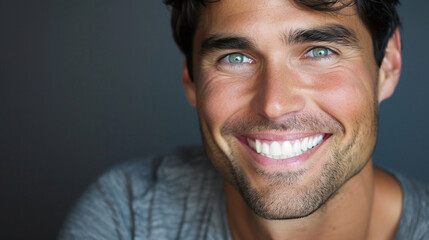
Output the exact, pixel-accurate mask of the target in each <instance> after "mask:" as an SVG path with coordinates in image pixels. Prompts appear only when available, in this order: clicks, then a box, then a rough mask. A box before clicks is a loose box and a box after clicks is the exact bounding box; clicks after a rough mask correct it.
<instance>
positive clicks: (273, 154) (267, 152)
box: [246, 134, 325, 159]
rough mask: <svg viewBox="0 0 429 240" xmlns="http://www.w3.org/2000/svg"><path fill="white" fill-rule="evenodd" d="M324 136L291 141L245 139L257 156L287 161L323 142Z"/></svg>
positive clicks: (319, 135)
mask: <svg viewBox="0 0 429 240" xmlns="http://www.w3.org/2000/svg"><path fill="white" fill-rule="evenodd" d="M324 137H325V134H318V135H315V136H309V137H305V138H301V139H295V140H292V141H270V140H264V139H253V138H250V137H246V140H247V144H248V146H249V147H250V148H251V149H253V150H254V151H255V152H257V153H258V154H260V155H262V156H264V157H267V158H271V159H287V158H292V157H296V156H299V155H302V154H304V153H306V152H307V151H309V150H311V149H313V148H314V147H316V146H318V145H319V144H320V143H322V142H323V139H324Z"/></svg>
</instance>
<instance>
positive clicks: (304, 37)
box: [284, 24, 360, 48]
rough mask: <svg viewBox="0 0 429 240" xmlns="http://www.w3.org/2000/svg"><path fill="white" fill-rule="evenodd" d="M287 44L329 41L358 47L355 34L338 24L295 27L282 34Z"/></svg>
mask: <svg viewBox="0 0 429 240" xmlns="http://www.w3.org/2000/svg"><path fill="white" fill-rule="evenodd" d="M284 39H285V40H286V43H287V44H298V43H308V42H331V43H337V44H341V45H344V46H348V47H353V48H360V45H359V40H358V38H357V36H356V34H355V33H354V32H353V31H352V30H350V29H348V28H346V27H344V26H343V25H339V24H332V25H327V26H321V27H315V28H310V29H296V30H293V31H290V32H289V33H286V34H284Z"/></svg>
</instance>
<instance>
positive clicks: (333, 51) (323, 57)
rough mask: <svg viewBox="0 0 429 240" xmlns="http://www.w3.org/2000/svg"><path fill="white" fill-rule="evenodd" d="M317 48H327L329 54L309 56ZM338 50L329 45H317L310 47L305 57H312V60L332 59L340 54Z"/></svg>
mask: <svg viewBox="0 0 429 240" xmlns="http://www.w3.org/2000/svg"><path fill="white" fill-rule="evenodd" d="M317 48H323V49H326V50H327V51H328V55H327V56H321V57H317V56H309V55H310V53H311V52H312V51H314V50H315V49H317ZM338 55H339V54H338V52H337V51H335V50H333V49H332V48H329V47H325V46H316V47H312V48H310V50H308V51H306V52H305V55H304V56H303V58H304V59H310V60H312V61H325V60H330V59H331V58H333V57H335V56H338Z"/></svg>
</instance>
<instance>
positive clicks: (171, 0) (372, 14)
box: [164, 0, 400, 77]
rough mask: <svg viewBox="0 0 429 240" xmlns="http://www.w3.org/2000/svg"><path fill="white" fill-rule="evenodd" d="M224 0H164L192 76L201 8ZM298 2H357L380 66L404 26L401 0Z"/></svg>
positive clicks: (327, 7)
mask: <svg viewBox="0 0 429 240" xmlns="http://www.w3.org/2000/svg"><path fill="white" fill-rule="evenodd" d="M218 1H221V0H164V3H165V4H166V5H167V6H172V8H173V10H172V13H171V27H172V29H173V36H174V40H175V41H176V43H177V45H178V46H179V48H180V50H181V51H182V52H183V53H184V54H185V57H186V60H187V65H188V69H189V74H190V76H191V77H192V44H193V38H194V34H195V30H196V27H197V23H198V19H199V16H200V10H201V8H202V7H204V6H206V4H209V3H213V2H218ZM293 1H294V2H295V3H297V4H298V5H301V6H304V7H307V8H310V9H313V10H316V11H322V12H336V11H339V10H341V9H343V8H345V7H348V6H352V5H355V7H356V10H357V13H358V15H359V18H360V19H361V20H362V22H363V23H364V24H365V26H366V27H367V29H368V31H369V33H370V34H371V37H372V44H373V48H374V57H375V61H376V63H377V65H378V66H381V63H382V61H383V58H384V53H385V50H386V47H387V43H388V42H389V39H390V37H391V36H392V35H393V33H394V32H395V29H396V28H397V27H399V26H400V19H399V16H398V12H397V10H396V7H397V6H398V5H399V4H400V2H399V0H293Z"/></svg>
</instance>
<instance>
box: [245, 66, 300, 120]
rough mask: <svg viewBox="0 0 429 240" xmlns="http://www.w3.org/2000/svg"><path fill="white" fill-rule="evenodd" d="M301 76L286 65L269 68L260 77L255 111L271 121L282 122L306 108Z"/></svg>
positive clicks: (253, 101)
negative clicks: (300, 82)
mask: <svg viewBox="0 0 429 240" xmlns="http://www.w3.org/2000/svg"><path fill="white" fill-rule="evenodd" d="M299 78H300V76H299V74H298V73H297V72H295V71H293V70H292V69H290V67H288V66H285V65H280V64H278V65H271V66H267V67H266V68H265V69H264V70H263V71H262V72H261V74H260V76H258V80H257V84H256V86H255V95H254V98H253V99H252V108H253V111H254V112H256V113H257V114H259V115H261V116H263V117H264V118H267V119H269V120H271V121H282V119H285V118H287V117H289V116H290V115H292V114H294V113H298V112H300V111H302V110H303V109H304V107H305V97H304V95H303V94H302V89H301V88H300V87H299Z"/></svg>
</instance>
